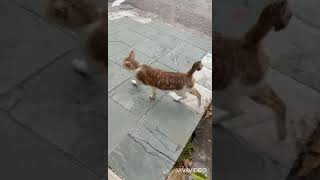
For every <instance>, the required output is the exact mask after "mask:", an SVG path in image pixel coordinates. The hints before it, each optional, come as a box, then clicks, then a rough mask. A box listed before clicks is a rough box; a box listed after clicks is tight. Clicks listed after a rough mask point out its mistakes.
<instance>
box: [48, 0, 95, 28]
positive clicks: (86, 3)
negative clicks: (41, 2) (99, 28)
mask: <svg viewBox="0 0 320 180" xmlns="http://www.w3.org/2000/svg"><path fill="white" fill-rule="evenodd" d="M98 14H99V12H98V8H97V7H96V4H95V2H94V1H93V0H49V2H48V4H47V16H48V18H49V19H50V20H52V21H54V22H56V23H58V24H60V25H63V26H66V27H69V28H78V27H83V26H85V25H87V24H89V23H92V22H93V21H94V19H96V18H97V16H98Z"/></svg>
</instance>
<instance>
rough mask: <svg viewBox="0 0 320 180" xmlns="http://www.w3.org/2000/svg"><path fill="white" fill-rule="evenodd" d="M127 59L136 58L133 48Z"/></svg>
mask: <svg viewBox="0 0 320 180" xmlns="http://www.w3.org/2000/svg"><path fill="white" fill-rule="evenodd" d="M129 59H136V55H135V53H134V51H133V50H132V51H131V52H130V54H129Z"/></svg>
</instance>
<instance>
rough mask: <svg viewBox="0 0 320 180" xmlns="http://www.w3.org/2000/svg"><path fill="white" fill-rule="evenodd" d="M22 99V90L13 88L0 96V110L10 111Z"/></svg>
mask: <svg viewBox="0 0 320 180" xmlns="http://www.w3.org/2000/svg"><path fill="white" fill-rule="evenodd" d="M22 98H23V90H22V89H21V88H15V89H13V90H11V91H9V92H7V93H4V94H0V109H2V110H6V111H7V110H10V108H12V107H13V106H14V105H15V104H16V103H17V102H18V101H19V100H21V99H22Z"/></svg>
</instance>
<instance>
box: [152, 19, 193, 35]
mask: <svg viewBox="0 0 320 180" xmlns="http://www.w3.org/2000/svg"><path fill="white" fill-rule="evenodd" d="M149 26H151V27H152V28H154V29H157V30H158V31H161V32H163V33H166V34H168V35H171V36H174V37H176V38H178V39H181V40H187V39H188V38H189V37H190V36H191V35H192V34H191V33H190V32H186V31H183V30H180V29H179V30H178V28H176V27H174V26H172V25H168V24H164V23H160V22H154V21H153V22H150V23H149Z"/></svg>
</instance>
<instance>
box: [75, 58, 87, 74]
mask: <svg viewBox="0 0 320 180" xmlns="http://www.w3.org/2000/svg"><path fill="white" fill-rule="evenodd" d="M72 67H73V68H74V69H75V71H77V72H80V73H84V74H88V70H89V68H88V64H87V62H86V61H84V60H79V59H74V60H73V61H72Z"/></svg>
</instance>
